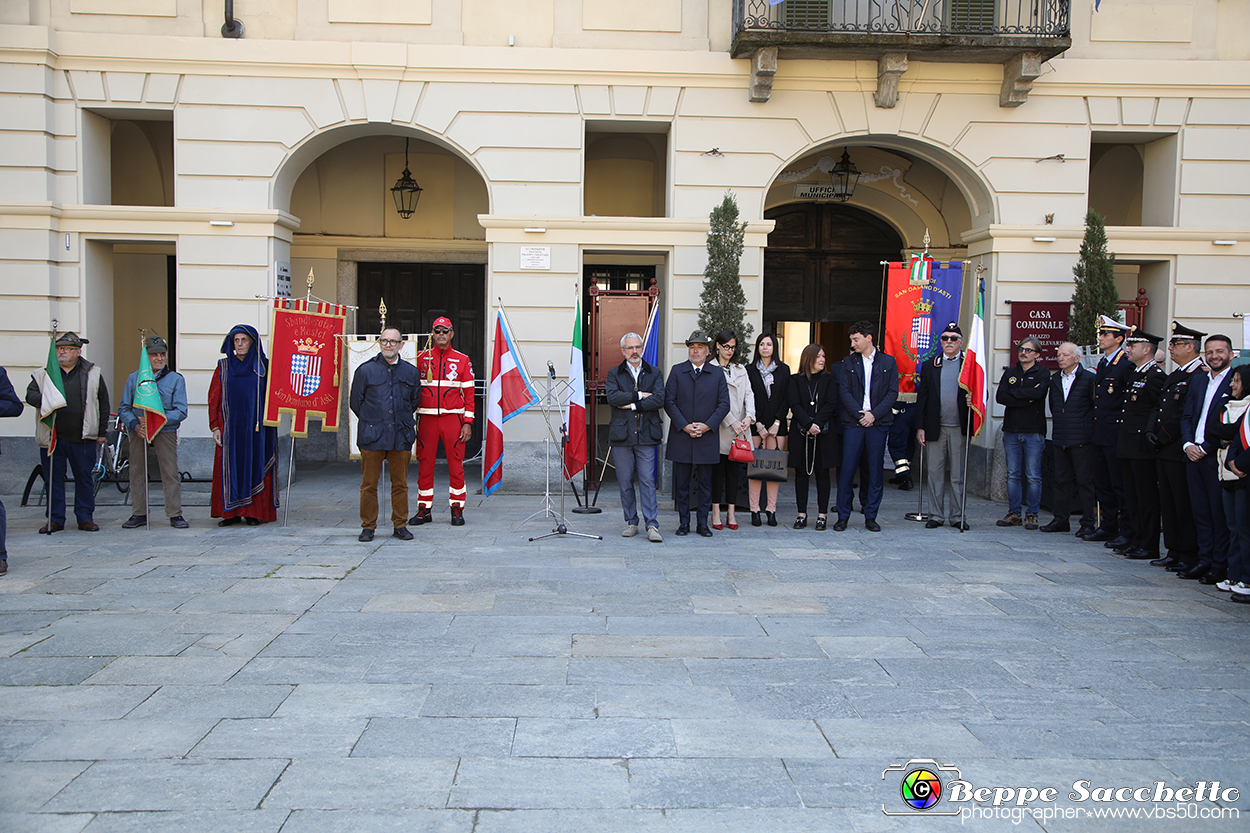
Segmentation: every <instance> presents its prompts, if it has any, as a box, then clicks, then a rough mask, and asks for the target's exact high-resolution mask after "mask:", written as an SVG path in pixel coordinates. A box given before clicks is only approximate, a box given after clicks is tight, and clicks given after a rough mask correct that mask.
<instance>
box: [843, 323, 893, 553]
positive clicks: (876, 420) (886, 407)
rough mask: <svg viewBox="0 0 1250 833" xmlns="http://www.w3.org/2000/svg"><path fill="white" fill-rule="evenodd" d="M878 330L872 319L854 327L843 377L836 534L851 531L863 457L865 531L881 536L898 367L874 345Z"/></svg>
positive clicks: (852, 327) (891, 357) (844, 361)
mask: <svg viewBox="0 0 1250 833" xmlns="http://www.w3.org/2000/svg"><path fill="white" fill-rule="evenodd" d="M876 332H877V328H876V327H875V326H874V325H873V324H872V322H870V321H856V322H855V323H854V324H852V325H851V333H850V335H851V350H853V351H854V352H852V353H851V355H849V356H847V357H846V358H844V359H843V360H842V373H841V374H839V376H838V418H839V420H840V421H841V423H842V466H841V467H840V468H839V469H838V520H837V523H835V524H834V525H833V528H834V530H835V531H837V532H842V531H843V530H844V529H846V522H847V521H848V520H849V519H850V517H851V505H852V504H851V498H852V497H853V495H852V494H851V487H852V485H853V484H854V482H855V472H856V470H857V469H858V468H859V461H860V456H861V455H864V454H866V455H867V459H868V502H867V503H865V504H864V528H865V529H867V530H868V531H869V532H880V531H881V525H880V524H878V523H877V510H878V509H880V508H881V491H882V489H883V475H882V460H883V459H884V455H885V443H886V440H887V439H888V438H889V434H890V425H891V423H893V422H894V403H895V402H896V401H898V363H897V362H895V361H894V357H893V356H887V355H886V354H885V353H882V352H881V351H880V350H878V349H877V348H876V345H874V344H873V337H874V336H875V335H876Z"/></svg>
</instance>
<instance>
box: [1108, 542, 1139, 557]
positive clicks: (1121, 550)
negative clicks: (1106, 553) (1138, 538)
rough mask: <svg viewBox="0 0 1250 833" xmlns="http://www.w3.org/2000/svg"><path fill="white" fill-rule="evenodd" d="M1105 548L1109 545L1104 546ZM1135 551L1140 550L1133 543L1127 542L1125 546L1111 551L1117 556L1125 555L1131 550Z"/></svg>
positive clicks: (1122, 545)
mask: <svg viewBox="0 0 1250 833" xmlns="http://www.w3.org/2000/svg"><path fill="white" fill-rule="evenodd" d="M1108 543H1110V542H1108ZM1103 546H1104V547H1105V546H1107V545H1106V544H1103ZM1135 549H1139V547H1138V546H1137V545H1136V544H1134V543H1133V542H1132V541H1125V542H1124V543H1123V544H1121V545H1120V546H1118V547H1112V548H1111V551H1112V552H1113V553H1115V554H1116V555H1124V554H1125V553H1126V552H1129V551H1130V550H1135Z"/></svg>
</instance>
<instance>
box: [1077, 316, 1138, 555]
mask: <svg viewBox="0 0 1250 833" xmlns="http://www.w3.org/2000/svg"><path fill="white" fill-rule="evenodd" d="M1126 335H1128V327H1127V326H1125V325H1124V324H1121V323H1120V322H1118V321H1116V320H1115V319H1114V318H1109V317H1107V316H1105V315H1101V316H1099V317H1098V347H1099V349H1100V350H1102V353H1103V355H1102V358H1101V359H1099V360H1098V369H1097V370H1095V371H1094V467H1093V470H1094V497H1095V498H1096V499H1097V500H1098V506H1099V508H1100V509H1101V510H1102V523H1101V524H1100V525H1099V527H1098V529H1096V530H1094V532H1093V533H1092V534H1090V535H1086V536H1083V537H1084V538H1085V540H1086V541H1102V542H1104V545H1105V546H1106V547H1107V548H1108V549H1114V548H1115V547H1119V546H1123V545H1124V544H1125V543H1127V541H1128V539H1129V538H1130V537H1131V536H1132V534H1133V525H1132V522H1131V521H1130V520H1129V517H1128V514H1127V513H1126V512H1125V510H1124V506H1125V501H1124V481H1123V480H1122V479H1121V477H1120V460H1119V458H1118V457H1116V456H1115V449H1116V446H1117V445H1118V444H1119V442H1120V423H1121V421H1122V420H1123V418H1124V393H1125V391H1126V390H1127V389H1128V377H1129V374H1130V373H1132V372H1133V363H1132V362H1130V361H1129V360H1128V358H1127V357H1126V356H1125V355H1124V337H1125V336H1126Z"/></svg>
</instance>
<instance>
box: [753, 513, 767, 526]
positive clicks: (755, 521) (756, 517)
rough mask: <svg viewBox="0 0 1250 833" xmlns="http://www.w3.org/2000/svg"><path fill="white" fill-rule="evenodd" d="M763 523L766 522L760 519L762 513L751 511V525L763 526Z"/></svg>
mask: <svg viewBox="0 0 1250 833" xmlns="http://www.w3.org/2000/svg"><path fill="white" fill-rule="evenodd" d="M763 525H764V522H763V521H762V520H760V513H759V512H752V513H751V526H763Z"/></svg>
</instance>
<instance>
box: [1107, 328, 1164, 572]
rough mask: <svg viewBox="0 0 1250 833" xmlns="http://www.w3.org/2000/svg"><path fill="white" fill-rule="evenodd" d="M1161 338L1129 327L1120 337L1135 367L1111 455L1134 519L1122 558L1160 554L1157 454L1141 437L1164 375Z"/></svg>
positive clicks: (1145, 429)
mask: <svg viewBox="0 0 1250 833" xmlns="http://www.w3.org/2000/svg"><path fill="white" fill-rule="evenodd" d="M1162 340H1163V338H1162V337H1161V336H1155V335H1151V334H1150V333H1147V332H1145V331H1143V330H1141V329H1134V330H1133V331H1132V332H1131V333H1129V335H1128V337H1127V338H1126V339H1125V340H1124V344H1125V347H1124V349H1125V350H1126V351H1127V352H1128V357H1129V361H1131V362H1132V363H1133V366H1134V368H1135V369H1134V371H1133V372H1132V373H1131V374H1130V375H1129V386H1128V391H1127V392H1126V397H1125V402H1124V422H1123V424H1122V425H1121V426H1120V442H1119V445H1118V446H1117V447H1116V456H1117V457H1119V458H1120V466H1121V470H1122V471H1123V473H1124V497H1125V500H1126V501H1127V508H1128V513H1129V517H1131V518H1132V519H1133V533H1134V538H1133V539H1132V540H1130V541H1129V542H1128V544H1126V545H1125V546H1123V547H1118V548H1117V549H1116V552H1118V553H1120V554H1121V555H1123V556H1124V557H1125V558H1133V559H1149V558H1158V557H1159V478H1158V475H1157V474H1156V468H1157V467H1156V465H1155V458H1156V456H1157V452H1156V451H1155V449H1154V446H1152V445H1151V444H1150V441H1149V440H1148V439H1147V438H1146V435H1147V427H1148V425H1149V423H1150V418H1151V417H1152V416H1154V413H1155V411H1156V410H1158V408H1159V398H1160V397H1161V396H1162V395H1163V383H1164V382H1165V381H1166V380H1167V374H1165V373H1164V372H1163V370H1162V369H1161V368H1160V367H1159V365H1158V363H1157V362H1155V351H1156V350H1158V349H1159V342H1160V341H1162Z"/></svg>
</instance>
